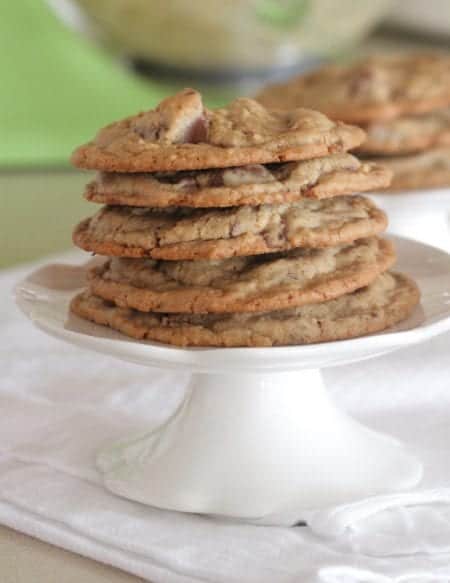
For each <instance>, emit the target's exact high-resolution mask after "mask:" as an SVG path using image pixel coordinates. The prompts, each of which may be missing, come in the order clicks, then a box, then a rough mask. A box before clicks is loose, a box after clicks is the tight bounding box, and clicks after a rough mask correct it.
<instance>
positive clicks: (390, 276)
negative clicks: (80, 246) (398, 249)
mask: <svg viewBox="0 0 450 583" xmlns="http://www.w3.org/2000/svg"><path fill="white" fill-rule="evenodd" d="M419 299H420V295H419V290H418V289H417V286H416V284H415V283H414V282H413V281H412V280H411V279H409V278H407V277H406V276H404V275H400V274H394V273H384V274H383V275H380V276H379V277H378V278H377V279H375V281H373V283H371V284H370V285H369V286H368V287H364V288H361V289H359V290H357V291H354V292H353V293H349V294H345V295H343V296H341V297H339V298H337V299H334V300H330V301H327V302H324V303H320V304H311V305H306V306H302V307H298V308H291V309H288V310H282V311H277V312H269V313H256V314H248V313H247V314H228V315H227V314H225V315H224V314H210V315H185V314H155V313H149V314H143V313H141V312H138V311H136V310H132V309H127V308H119V307H117V306H116V305H115V304H113V303H111V302H108V301H105V300H102V299H101V298H99V297H96V296H94V295H92V294H90V293H89V292H84V293H82V294H80V295H78V296H76V297H75V298H74V299H73V301H72V304H71V309H72V311H73V312H74V313H75V314H77V315H78V316H81V317H82V318H84V319H86V320H90V321H92V322H96V323H97V324H101V325H104V326H109V327H111V328H113V329H115V330H118V331H119V332H122V333H123V334H126V335H127V336H131V337H133V338H137V339H139V340H156V341H157V342H164V343H167V344H175V345H177V346H223V347H231V346H282V345H289V344H311V343H314V342H326V341H332V340H343V339H346V338H354V337H356V336H363V335H365V334H371V333H374V332H379V331H380V330H384V329H385V328H388V327H389V326H393V325H394V324H396V323H397V322H400V321H402V320H404V319H406V318H407V317H408V316H409V315H410V314H411V312H412V311H413V309H414V307H415V306H416V305H417V303H418V302H419Z"/></svg>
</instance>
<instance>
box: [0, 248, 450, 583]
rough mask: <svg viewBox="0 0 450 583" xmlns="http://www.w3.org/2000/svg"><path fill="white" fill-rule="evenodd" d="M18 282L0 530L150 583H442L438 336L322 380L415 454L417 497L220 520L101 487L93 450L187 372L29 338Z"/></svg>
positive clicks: (5, 313) (0, 428) (447, 565)
mask: <svg viewBox="0 0 450 583" xmlns="http://www.w3.org/2000/svg"><path fill="white" fill-rule="evenodd" d="M76 257H77V259H78V260H79V257H80V256H76ZM64 259H65V258H58V260H64ZM27 269H30V267H28V268H27ZM24 273H25V270H20V271H15V272H5V273H3V274H2V275H0V321H1V322H2V341H1V353H0V371H1V373H0V375H1V376H0V411H1V416H0V522H2V523H4V524H6V525H9V526H11V527H13V528H15V529H18V530H21V531H23V532H26V533H29V534H31V535H33V536H36V537H39V538H41V539H43V540H46V541H48V542H51V543H53V544H56V545H59V546H61V547H64V548H67V549H70V550H73V551H76V552H78V553H81V554H84V555H86V556H89V557H92V558H94V559H97V560H100V561H103V562H107V563H110V564H112V565H115V566H117V567H120V568H122V569H125V570H127V571H130V572H132V573H135V574H137V575H140V576H141V577H144V578H147V579H149V580H151V581H153V582H154V583H159V582H163V583H166V582H169V583H172V582H174V583H177V582H194V581H195V582H198V581H209V582H214V583H222V582H223V583H233V582H236V583H238V582H239V583H266V582H270V583H275V582H276V583H294V582H295V583H298V582H299V581H302V583H310V582H315V581H319V582H323V583H353V582H354V583H364V582H367V583H369V582H370V583H431V582H435V581H436V582H437V581H445V582H447V583H448V581H450V505H449V502H450V356H449V349H450V336H449V335H446V336H444V337H440V338H437V339H435V340H433V341H431V342H429V343H427V344H424V345H421V346H417V347H414V348H411V349H408V350H404V351H400V352H397V353H395V354H392V355H389V356H385V357H382V358H378V359H374V360H371V361H366V362H363V363H360V364H356V365H351V366H345V367H340V368H335V369H329V370H328V371H326V373H325V381H326V382H327V383H328V384H329V386H330V387H332V391H333V394H334V397H335V398H336V400H337V401H338V402H339V404H340V405H341V406H342V407H344V408H346V409H347V410H348V411H349V412H350V413H351V414H352V415H354V416H355V417H356V418H358V419H360V420H361V421H362V422H364V423H366V424H367V425H369V426H371V427H373V428H375V429H377V430H380V431H383V432H386V433H389V434H391V435H393V436H395V437H397V438H399V439H401V440H403V441H405V442H406V443H408V444H409V445H410V446H411V447H413V448H414V449H415V450H416V453H417V455H419V456H420V457H421V458H422V460H423V461H424V463H425V477H424V481H423V482H422V484H421V486H420V488H419V489H416V490H415V491H414V492H408V493H405V494H396V495H395V496H381V497H376V498H373V499H369V500H365V501H357V502H355V503H354V504H351V505H345V506H340V507H338V508H332V509H324V510H323V511H321V512H317V513H315V514H313V515H311V517H310V526H309V527H296V528H279V527H262V526H251V525H243V524H234V523H232V522H225V521H223V522H222V521H220V520H213V519H210V518H206V517H201V516H195V515H188V514H178V513H174V512H168V511H163V510H158V509H154V508H149V507H145V506H143V505H140V504H138V503H135V502H131V501H127V500H124V499H122V498H119V497H115V496H113V495H112V494H110V493H109V492H108V491H106V490H105V489H104V488H103V486H102V485H101V482H100V477H99V475H98V473H97V470H96V469H95V464H94V459H95V454H96V451H97V450H98V449H99V448H100V447H101V446H103V445H104V444H105V442H109V441H111V440H114V439H120V438H122V437H123V436H125V435H129V434H130V433H133V432H137V433H138V432H139V431H141V430H142V429H143V428H144V427H145V428H148V426H149V424H150V423H155V424H157V423H160V422H161V421H162V420H163V419H165V418H166V417H167V416H168V415H169V414H170V412H171V411H172V410H173V408H174V407H176V406H177V403H179V401H180V399H182V398H183V391H184V387H185V386H186V383H187V380H188V379H187V376H183V375H179V374H174V373H166V372H164V371H157V370H150V369H148V368H144V367H139V366H136V365H132V364H126V363H123V362H120V361H117V360H113V359H111V358H107V357H104V356H101V355H97V354H91V353H89V352H84V351H82V350H80V349H77V348H75V347H72V346H69V345H67V344H65V343H63V342H59V341H57V340H54V339H51V338H49V337H47V336H45V335H44V334H43V333H41V332H39V331H37V330H35V329H34V328H33V327H32V326H31V324H30V323H29V322H28V321H26V320H25V318H24V317H23V316H21V315H20V314H19V313H18V312H17V310H16V309H15V308H14V305H13V300H12V297H11V288H12V286H13V284H14V283H15V281H17V280H18V279H19V278H21V277H22V276H23V274H24Z"/></svg>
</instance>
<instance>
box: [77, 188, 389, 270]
mask: <svg viewBox="0 0 450 583" xmlns="http://www.w3.org/2000/svg"><path fill="white" fill-rule="evenodd" d="M386 226H387V218H386V215H385V214H384V212H383V211H381V210H379V209H378V208H377V207H376V206H375V205H374V204H373V203H372V202H371V201H370V200H369V199H366V198H364V197H360V196H352V197H350V196H346V197H345V196H343V197H336V198H331V199H324V200H313V199H304V200H302V201H300V202H296V203H292V204H284V205H276V206H273V205H262V206H255V207H251V206H241V207H230V208H224V209H213V210H203V209H189V208H174V207H172V208H170V209H144V208H136V207H103V208H102V209H101V210H100V211H99V212H98V213H97V214H96V215H94V216H93V217H92V218H90V219H86V220H85V221H82V222H81V223H80V224H79V225H78V227H77V228H76V229H75V232H74V242H75V244H76V245H78V246H79V247H81V248H82V249H85V250H86V251H91V252H94V253H98V254H101V255H110V256H119V257H151V258H154V259H169V260H182V259H224V258H227V257H233V256H241V255H256V254H260V253H272V252H274V251H281V250H287V249H293V248H296V247H331V246H334V245H341V244H343V243H350V242H352V241H354V240H355V239H361V238H363V237H370V236H373V235H376V234H378V233H380V232H381V231H383V230H384V229H385V228H386Z"/></svg>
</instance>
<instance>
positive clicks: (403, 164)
mask: <svg viewBox="0 0 450 583" xmlns="http://www.w3.org/2000/svg"><path fill="white" fill-rule="evenodd" d="M381 161H382V163H383V164H384V165H386V166H387V167H389V168H390V169H391V170H392V172H393V176H394V177H393V180H392V183H391V184H390V185H389V187H388V188H387V190H389V191H403V190H416V189H420V188H441V187H444V186H450V147H448V148H432V149H430V150H425V151H423V152H418V153H415V154H410V155H407V156H392V157H387V156H386V157H383V158H381Z"/></svg>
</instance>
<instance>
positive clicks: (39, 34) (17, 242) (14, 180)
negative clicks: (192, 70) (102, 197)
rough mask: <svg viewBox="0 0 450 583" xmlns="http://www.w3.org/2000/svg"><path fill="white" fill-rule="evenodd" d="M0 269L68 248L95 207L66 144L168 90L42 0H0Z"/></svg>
mask: <svg viewBox="0 0 450 583" xmlns="http://www.w3.org/2000/svg"><path fill="white" fill-rule="evenodd" d="M0 71H1V90H0V135H1V139H0V267H5V266H7V265H11V264H12V263H15V262H18V261H25V260H29V259H33V258H35V257H38V256H40V255H42V254H45V253H49V252H52V251H55V250H59V249H63V248H66V247H70V245H71V230H72V227H73V225H74V224H75V223H76V222H77V221H78V220H79V219H80V218H81V217H82V216H86V215H87V214H90V213H92V212H93V210H94V207H93V206H92V205H90V206H89V207H88V205H87V204H86V203H85V202H84V201H83V200H82V196H81V193H82V190H83V185H84V183H85V182H86V181H87V179H88V178H89V176H88V175H87V174H83V173H77V172H75V171H74V170H71V169H70V166H69V163H68V158H69V156H70V153H71V152H72V150H73V149H74V148H75V147H76V146H77V145H78V144H81V143H83V142H85V141H87V140H88V139H90V138H91V137H92V136H93V135H94V134H95V132H96V131H97V129H99V128H100V127H102V126H103V125H105V124H106V123H109V122H110V121H113V120H116V119H120V118H122V117H124V116H126V115H129V114H131V113H135V112H136V111H139V110H143V109H149V108H151V107H153V106H154V105H155V104H156V103H157V102H158V101H160V100H161V99H162V98H163V97H164V96H165V95H167V94H168V93H170V92H171V90H172V89H173V88H172V87H168V86H164V85H161V84H157V83H156V82H152V83H150V82H147V81H143V80H142V79H141V78H138V77H137V76H135V75H133V73H131V72H130V71H129V70H127V69H126V68H125V66H124V65H122V64H121V63H120V61H119V59H116V58H114V57H112V56H110V55H109V54H107V53H105V52H103V51H102V49H101V48H99V47H98V46H97V45H94V44H93V43H91V42H90V41H88V40H86V39H85V38H84V37H82V36H81V35H79V34H77V33H76V32H73V31H72V30H70V29H69V28H68V27H66V26H65V25H64V24H63V23H62V22H61V21H60V20H59V19H58V18H57V17H56V16H55V15H54V13H53V12H52V10H51V9H50V8H49V6H48V5H47V3H46V2H44V0H14V1H12V2H7V1H6V0H3V1H0Z"/></svg>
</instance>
